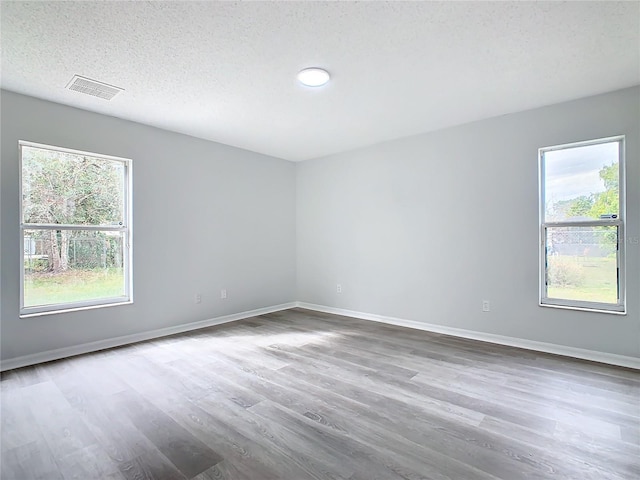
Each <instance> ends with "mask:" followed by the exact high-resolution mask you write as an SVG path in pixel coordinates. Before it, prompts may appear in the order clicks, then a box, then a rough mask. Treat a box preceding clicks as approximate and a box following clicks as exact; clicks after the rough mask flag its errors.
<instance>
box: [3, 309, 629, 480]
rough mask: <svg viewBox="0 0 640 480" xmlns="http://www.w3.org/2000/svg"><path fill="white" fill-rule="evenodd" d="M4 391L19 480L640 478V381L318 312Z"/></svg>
mask: <svg viewBox="0 0 640 480" xmlns="http://www.w3.org/2000/svg"><path fill="white" fill-rule="evenodd" d="M0 386H1V393H0V401H1V410H0V418H1V434H2V437H1V440H2V441H1V444H0V448H1V453H2V457H1V472H0V478H2V480H30V479H46V480H49V479H63V480H66V479H81V480H91V479H114V480H116V479H117V480H129V479H131V480H132V479H136V480H144V479H148V480H152V479H153V480H174V479H175V480H192V479H193V480H276V479H283V480H305V479H318V480H319V479H336V480H375V479H380V480H402V479H410V480H413V479H429V480H445V479H448V480H465V479H468V480H520V479H563V480H564V479H575V480H631V479H637V478H640V372H638V371H634V370H630V369H624V368H617V367H613V366H607V365H603V364H597V363H592V362H586V361H580V360H575V359H570V358H564V357H559V356H553V355H546V354H541V353H536V352H531V351H526V350H520V349H517V348H511V347H504V346H499V345H493V344H488V343H482V342H476V341H471V340H465V339H460V338H454V337H449V336H445V335H438V334H432V333H427V332H421V331H415V330H409V329H404V328H400V327H394V326H389V325H384V324H378V323H374V322H367V321H361V320H356V319H352V318H346V317H341V316H336V315H329V314H322V313H317V312H311V311H307V310H302V309H293V310H287V311H284V312H278V313H274V314H269V315H263V316H260V317H255V318H251V319H247V320H243V321H239V322H235V323H231V324H226V325H221V326H218V327H212V328H207V329H202V330H198V331H194V332H190V333H187V334H183V335H176V336H172V337H167V338H163V339H158V340H154V341H149V342H143V343H138V344H135V345H129V346H126V347H121V348H115V349H111V350H107V351H103V352H96V353H93V354H88V355H82V356H78V357H74V358H69V359H65V360H60V361H56V362H50V363H47V364H42V365H37V366H34V367H27V368H22V369H18V370H13V371H9V372H5V373H3V374H2V379H1V382H0Z"/></svg>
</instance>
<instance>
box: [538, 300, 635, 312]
mask: <svg viewBox="0 0 640 480" xmlns="http://www.w3.org/2000/svg"><path fill="white" fill-rule="evenodd" d="M538 305H539V306H541V307H549V308H559V309H562V310H577V311H580V312H592V313H609V314H613V315H626V314H627V311H626V310H606V309H602V308H595V307H578V306H572V305H556V304H553V303H542V302H539V303H538Z"/></svg>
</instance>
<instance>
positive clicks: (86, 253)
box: [23, 230, 125, 307]
mask: <svg viewBox="0 0 640 480" xmlns="http://www.w3.org/2000/svg"><path fill="white" fill-rule="evenodd" d="M123 239H124V234H123V233H122V232H100V231H99V232H95V231H80V230H25V232H24V243H23V245H24V306H25V307H34V306H43V305H51V304H58V303H70V302H81V301H87V300H94V299H104V298H113V297H122V296H124V295H125V275H124V268H123V267H124V249H123V245H124V242H123Z"/></svg>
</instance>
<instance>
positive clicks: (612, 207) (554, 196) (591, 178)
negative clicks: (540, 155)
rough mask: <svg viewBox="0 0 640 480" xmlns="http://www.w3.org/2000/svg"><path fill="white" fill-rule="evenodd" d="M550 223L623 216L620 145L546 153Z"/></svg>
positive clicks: (547, 207)
mask: <svg viewBox="0 0 640 480" xmlns="http://www.w3.org/2000/svg"><path fill="white" fill-rule="evenodd" d="M543 180H544V207H545V220H544V221H546V222H558V221H565V220H571V221H580V220H585V221H590V220H593V219H601V218H611V217H612V216H614V215H615V216H618V215H619V205H618V202H619V191H618V180H619V142H618V141H615V142H608V143H600V144H596V145H585V146H581V147H570V148H564V149H562V150H552V151H547V152H544V179H543Z"/></svg>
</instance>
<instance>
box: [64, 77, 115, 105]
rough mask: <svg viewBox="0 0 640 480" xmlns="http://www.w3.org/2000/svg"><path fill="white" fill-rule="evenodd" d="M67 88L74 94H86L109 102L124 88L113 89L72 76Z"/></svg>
mask: <svg viewBox="0 0 640 480" xmlns="http://www.w3.org/2000/svg"><path fill="white" fill-rule="evenodd" d="M67 88H68V89H69V90H73V91H75V92H80V93H86V94H87V95H93V96H94V97H98V98H103V99H104V100H111V99H112V98H113V97H115V96H116V95H117V94H119V93H120V92H122V91H123V90H124V88H119V87H114V86H113V85H109V84H106V83H103V82H98V81H97V80H92V79H90V78H86V77H81V76H80V75H74V76H73V78H72V79H71V81H70V82H69V85H67Z"/></svg>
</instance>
